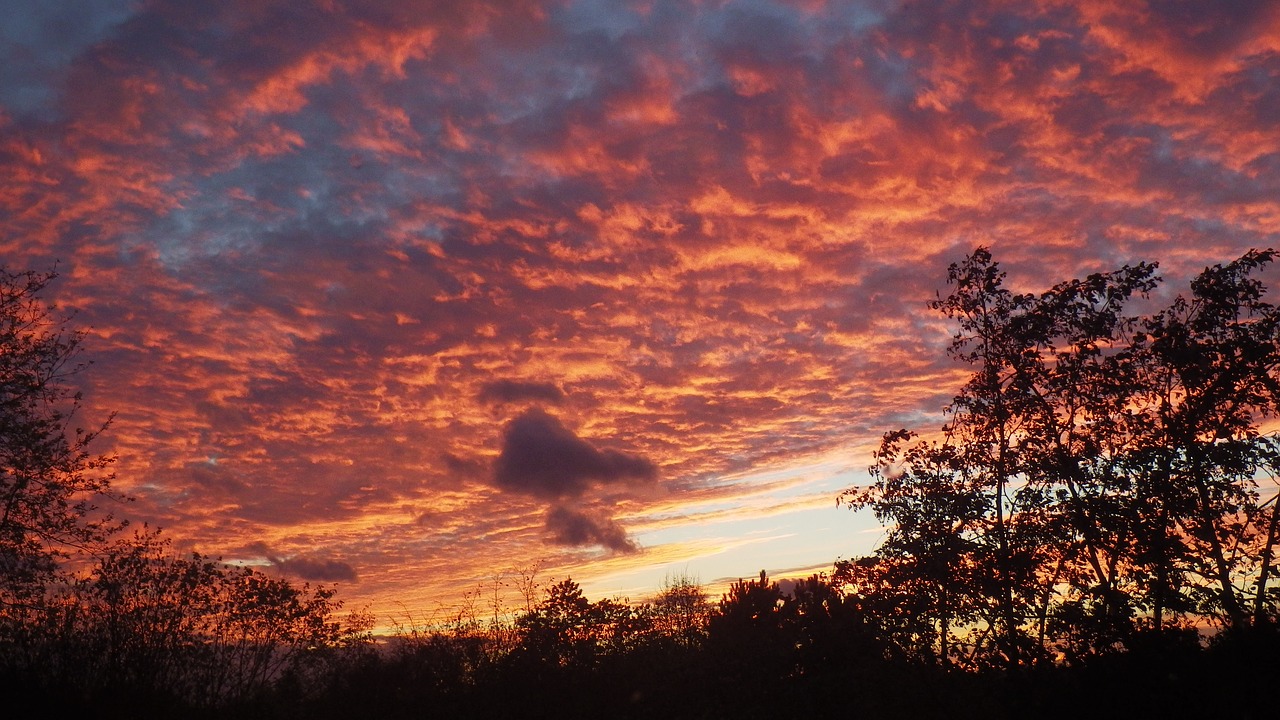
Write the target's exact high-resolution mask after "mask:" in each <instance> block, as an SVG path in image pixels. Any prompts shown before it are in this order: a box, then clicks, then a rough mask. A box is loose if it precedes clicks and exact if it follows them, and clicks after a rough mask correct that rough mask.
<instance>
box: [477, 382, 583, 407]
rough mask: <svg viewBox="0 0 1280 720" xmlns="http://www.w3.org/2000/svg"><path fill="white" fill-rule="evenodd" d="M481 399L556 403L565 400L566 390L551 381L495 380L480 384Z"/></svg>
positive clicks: (503, 401)
mask: <svg viewBox="0 0 1280 720" xmlns="http://www.w3.org/2000/svg"><path fill="white" fill-rule="evenodd" d="M480 399H481V400H483V401H485V402H491V403H509V402H518V401H521V400H538V401H542V402H548V403H552V404H555V403H559V402H560V401H562V400H564V391H563V390H561V389H560V388H559V387H557V386H556V385H555V383H549V382H527V381H522V380H494V381H493V382H487V383H485V384H484V385H481V386H480Z"/></svg>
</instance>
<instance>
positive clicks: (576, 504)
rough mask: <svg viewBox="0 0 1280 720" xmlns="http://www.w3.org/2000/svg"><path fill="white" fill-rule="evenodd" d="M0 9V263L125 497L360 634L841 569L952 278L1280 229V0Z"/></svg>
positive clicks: (944, 327)
mask: <svg viewBox="0 0 1280 720" xmlns="http://www.w3.org/2000/svg"><path fill="white" fill-rule="evenodd" d="M3 5H4V8H5V11H4V15H5V18H6V19H5V22H4V23H3V24H2V25H0V168H3V172H0V263H3V264H4V265H6V266H7V267H8V268H9V269H10V270H25V269H37V270H43V269H49V268H52V267H56V269H57V271H58V272H59V273H60V277H59V279H58V280H57V281H56V282H55V283H54V284H53V286H52V287H51V288H50V290H49V297H48V299H50V300H51V301H55V302H56V303H57V305H58V306H59V307H60V308H61V309H62V311H64V312H67V313H72V312H74V313H75V316H74V321H73V322H74V324H75V326H76V327H80V328H84V329H85V330H86V331H87V334H86V337H85V339H84V343H83V344H84V348H85V357H86V358H87V359H91V360H92V361H93V365H92V367H91V368H90V369H88V370H87V371H86V372H84V373H82V374H81V375H79V376H77V377H76V378H75V380H74V382H75V383H76V385H77V387H80V388H81V389H83V392H84V398H85V400H84V410H83V415H82V418H81V419H82V420H83V421H84V422H85V423H89V424H92V423H99V422H102V421H104V420H106V419H107V418H108V417H109V416H110V413H113V412H114V413H115V415H114V420H113V421H112V424H111V426H110V428H109V429H108V431H107V432H106V433H105V434H104V435H103V436H102V437H101V438H100V440H99V441H98V445H97V449H98V450H99V451H101V452H109V453H114V454H115V455H116V456H117V457H118V460H117V462H116V465H115V470H116V472H117V480H116V487H117V488H118V489H120V490H121V491H123V492H125V493H127V494H129V495H130V496H132V497H133V498H134V499H133V501H132V502H131V503H129V504H128V505H127V506H121V507H119V508H118V514H122V515H125V516H128V517H130V518H132V519H134V521H136V522H138V523H141V522H146V523H148V524H149V525H151V526H158V527H162V528H163V529H164V533H165V535H166V536H168V537H170V538H172V539H173V541H174V543H175V547H176V548H178V549H179V550H182V551H186V550H198V551H200V552H202V553H206V554H210V555H215V556H221V557H222V558H224V559H225V560H228V561H233V562H239V563H247V564H250V565H254V566H256V567H261V568H263V569H264V570H266V571H269V572H279V573H283V574H285V575H286V576H289V577H292V578H295V579H297V580H300V581H302V580H305V581H310V582H323V583H336V584H337V585H338V587H339V597H341V598H343V599H344V600H345V601H346V603H347V607H349V608H367V609H368V610H369V611H371V612H373V613H374V614H375V615H377V616H379V617H380V618H381V619H382V621H383V622H386V618H390V617H392V616H397V617H399V618H400V619H401V620H403V619H406V618H410V617H413V618H428V617H434V616H436V615H438V614H439V613H442V612H444V613H446V614H447V613H448V612H452V611H453V609H456V608H457V607H459V603H464V602H466V598H468V597H470V598H471V601H472V602H474V601H475V598H476V597H477V595H476V592H477V589H478V588H479V589H484V588H488V589H489V590H492V588H493V587H494V586H495V583H497V584H498V587H500V588H501V587H503V584H504V583H505V588H506V591H510V590H511V588H513V587H515V586H516V585H517V584H518V583H517V580H518V578H519V577H520V575H521V573H523V572H527V571H529V570H530V569H532V568H538V569H539V572H540V577H543V578H553V577H554V578H563V577H568V576H572V577H573V578H574V579H575V580H577V581H579V582H580V583H581V584H582V585H583V587H584V589H586V590H587V592H588V595H590V596H594V597H603V596H627V597H631V598H639V597H643V596H645V595H647V594H652V593H654V592H656V591H657V590H658V589H659V588H660V587H661V585H662V582H663V579H664V578H667V577H672V576H679V575H688V576H692V577H694V578H697V579H698V580H700V581H702V582H703V583H704V584H706V585H707V586H708V587H709V588H710V589H713V590H715V589H718V588H722V587H723V585H724V583H725V582H726V581H727V580H728V579H732V578H737V577H751V576H754V575H756V574H757V573H758V572H759V570H761V569H767V570H768V571H769V572H770V573H771V574H774V575H777V576H780V577H787V576H795V575H803V574H807V573H808V572H811V571H816V570H821V569H824V568H830V566H831V564H832V562H833V561H834V560H835V559H837V558H840V557H852V556H856V555H860V554H864V553H867V552H869V551H870V550H871V548H872V547H874V544H875V542H876V541H877V539H878V538H879V537H880V530H879V528H878V526H877V525H876V523H875V521H874V519H873V518H870V517H865V516H861V515H856V514H854V513H852V512H850V511H849V510H848V509H847V508H840V507H837V504H836V498H837V496H838V495H839V493H840V491H841V490H842V489H844V488H846V487H849V486H851V485H856V484H860V483H867V482H869V477H868V475H867V471H866V468H867V466H868V465H869V464H870V462H871V459H870V453H871V450H872V449H873V448H874V447H875V446H876V445H877V444H878V441H879V438H880V436H881V435H882V434H883V433H884V432H886V431H889V430H894V429H897V428H900V427H913V428H922V429H929V428H936V427H937V426H939V425H940V424H941V423H942V422H943V420H944V418H943V416H942V410H943V408H944V407H945V406H946V405H947V403H948V401H949V400H950V398H951V397H952V395H954V393H955V392H956V391H957V390H958V389H959V387H960V385H961V384H962V383H963V381H964V379H965V377H966V374H967V373H966V370H965V368H964V367H962V366H959V365H957V364H956V363H955V362H953V361H952V360H950V359H948V358H947V356H946V353H945V349H946V346H947V343H948V340H949V338H950V335H951V333H952V332H953V330H954V329H953V328H952V327H950V326H949V325H948V323H947V322H946V321H945V319H944V318H942V317H940V316H939V315H937V313H935V312H934V311H932V310H930V309H929V307H928V302H929V301H930V300H931V299H934V298H936V297H937V294H938V293H939V292H942V293H945V292H946V282H945V278H946V268H947V265H948V264H949V263H951V262H956V261H959V260H961V259H962V258H963V257H964V256H965V255H966V254H968V253H969V252H971V251H972V250H973V249H974V248H975V247H978V246H987V247H989V248H990V249H991V250H992V252H993V254H994V255H995V257H996V259H997V261H999V262H1000V263H1001V266H1002V267H1003V268H1004V269H1006V270H1007V271H1008V273H1009V282H1010V284H1011V285H1012V286H1014V287H1015V288H1018V289H1026V290H1042V289H1045V288H1047V287H1049V286H1050V285H1052V284H1053V283H1055V282H1058V281H1060V280H1065V279H1068V278H1071V277H1078V276H1082V275H1084V274H1088V273H1092V272H1098V271H1105V270H1111V269H1115V268H1118V267H1120V266H1121V265H1123V264H1125V263H1132V262H1136V261H1142V260H1151V261H1157V262H1159V263H1160V267H1161V275H1162V276H1163V277H1164V278H1165V281H1166V284H1167V286H1168V287H1169V288H1170V292H1174V291H1177V290H1179V289H1182V288H1183V287H1184V286H1185V282H1186V280H1187V278H1189V277H1190V276H1191V275H1193V274H1194V273H1196V272H1198V271H1199V270H1200V269H1202V268H1203V267H1204V266H1206V265H1208V264H1212V263H1218V262H1225V261H1229V260H1231V259H1233V258H1235V257H1238V256H1239V255H1240V254H1242V253H1243V252H1244V251H1245V250H1247V249H1249V248H1253V247H1259V248H1261V247H1270V246H1274V245H1277V244H1280V239H1278V236H1280V4H1277V3H1268V2H1229V3H1228V2H1221V3H1200V2H1189V1H1185V2H1184V1H1177V0H1162V1H1159V2H1157V1H1151V2H1137V1H1135V2H1124V3H1115V2H1091V1H1089V0H1083V1H1079V0H1069V1H1068V0H1063V1H1061V2H1054V1H1046V2H1040V3H1032V2H1022V1H1017V2H1014V1H1008V2H998V1H994V0H993V1H991V2H983V1H980V0H979V1H975V2H946V3H943V2H893V1H890V0H866V1H859V0H847V1H846V0H714V1H712V0H706V1H698V0H683V1H681V0H670V1H667V0H648V1H644V2H640V1H637V2H623V1H621V0H618V1H603V0H558V1H549V2H540V1H537V0H509V1H507V2H472V1H470V0H450V1H440V2H430V1H421V0H417V1H410V0H352V1H350V2H343V1H341V0H278V1H275V0H225V1H223V2H207V1H206V0H152V1H139V0H76V1H75V2H70V1H66V2H48V1H47V0H4V1H3ZM55 264H56V265H55Z"/></svg>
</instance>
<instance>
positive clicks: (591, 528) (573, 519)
mask: <svg viewBox="0 0 1280 720" xmlns="http://www.w3.org/2000/svg"><path fill="white" fill-rule="evenodd" d="M546 527H547V530H548V531H550V532H551V540H552V542H554V543H556V544H557V545H567V546H570V547H583V546H589V545H603V546H604V547H606V548H608V549H610V550H613V551H615V552H621V553H633V552H638V551H639V550H640V547H639V546H638V545H636V543H635V542H634V541H633V540H631V538H629V537H627V533H626V531H625V530H623V529H622V526H620V525H618V523H616V522H615V521H613V520H611V519H610V518H605V517H593V516H591V515H588V514H587V513H584V512H579V511H577V510H570V509H569V508H566V507H564V506H561V505H557V506H554V507H552V508H551V510H550V511H548V512H547V526H546Z"/></svg>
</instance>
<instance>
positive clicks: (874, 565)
mask: <svg viewBox="0 0 1280 720" xmlns="http://www.w3.org/2000/svg"><path fill="white" fill-rule="evenodd" d="M1273 256H1274V254H1273V253H1272V252H1271V251H1261V252H1256V251H1255V252H1250V253H1248V254H1246V255H1245V256H1243V257H1242V258H1240V259H1239V260H1237V261H1235V262H1233V263H1229V264H1227V265H1222V266H1213V267H1210V268H1207V269H1206V270H1205V271H1204V272H1203V273H1202V274H1201V275H1200V276H1199V277H1197V278H1196V279H1195V280H1194V281H1193V282H1192V286H1191V295H1190V296H1189V297H1182V296H1179V297H1178V298H1177V299H1175V300H1174V301H1173V303H1172V304H1171V305H1170V306H1169V307H1168V308H1167V309H1166V310H1164V311H1162V312H1159V313H1155V314H1153V315H1149V316H1146V317H1141V316H1134V315H1126V314H1125V312H1124V309H1125V305H1126V304H1127V303H1128V301H1129V300H1130V299H1131V298H1132V297H1133V296H1135V295H1145V294H1147V293H1148V292H1149V291H1150V290H1152V289H1153V288H1154V287H1155V285H1156V283H1157V282H1158V278H1156V277H1155V266H1154V265H1152V264H1146V263H1142V264H1138V265H1135V266H1126V267H1124V268H1121V269H1120V270H1117V271H1114V272H1110V273H1100V274H1095V275H1091V276H1089V277H1087V278H1085V279H1084V280H1071V281H1067V282H1063V283H1059V284H1058V285H1055V286H1054V287H1053V288H1051V289H1050V290H1048V291H1046V292H1045V293H1043V294H1040V295H1032V294H1016V293H1013V292H1011V291H1009V290H1008V289H1007V288H1006V287H1004V284H1003V283H1004V274H1003V273H1002V272H1001V271H1000V270H999V268H998V266H997V265H996V263H994V262H993V261H992V259H991V256H990V254H989V253H988V252H987V251H986V250H984V249H979V250H977V251H975V252H974V253H973V254H972V255H971V256H969V257H968V258H966V259H965V260H964V261H963V262H961V263H957V264H955V265H952V266H951V268H950V270H949V272H948V280H949V282H950V283H951V284H952V286H953V289H952V292H951V293H950V294H949V295H947V296H946V297H944V298H940V299H939V300H938V301H937V302H935V303H933V307H934V308H935V309H938V310H940V311H941V312H943V313H944V314H945V315H946V316H947V317H949V318H951V319H952V320H954V321H956V322H957V323H958V325H959V328H960V330H959V332H958V334H957V335H956V337H955V339H954V341H953V343H952V346H951V351H950V352H951V354H952V355H953V356H954V357H956V358H957V359H959V360H961V361H963V362H965V363H967V364H970V365H972V366H973V367H974V368H975V370H974V374H973V376H972V377H971V379H970V380H969V382H968V383H966V384H965V386H964V387H963V388H962V389H961V392H960V393H959V394H958V395H957V396H956V398H955V400H954V401H953V403H952V404H951V406H950V407H949V408H948V414H949V416H950V419H949V420H948V422H946V423H945V425H944V426H943V427H942V435H943V440H942V441H941V442H920V441H916V440H914V439H913V435H912V434H911V433H908V432H906V431H898V432H893V433H889V434H887V435H886V437H885V440H884V443H883V444H882V446H881V449H880V451H879V453H878V454H877V456H876V464H875V466H874V467H873V468H872V475H873V477H874V478H875V482H874V483H873V484H872V485H871V486H870V487H868V488H855V489H853V490H850V491H849V492H847V493H846V494H845V495H844V496H843V499H845V500H847V501H849V503H850V505H851V506H853V507H869V508H871V509H872V510H873V511H874V512H875V513H876V515H877V517H878V518H879V519H880V520H881V521H882V522H884V523H885V524H886V526H887V527H888V532H887V535H886V538H885V541H884V543H883V544H882V546H881V547H880V548H879V549H878V550H877V552H876V556H875V559H874V560H869V561H865V562H851V563H845V564H844V565H843V566H842V574H843V575H845V576H846V577H847V578H848V579H850V580H852V581H854V584H855V585H857V586H858V588H859V589H858V590H857V592H859V593H862V594H863V595H864V597H865V598H866V599H867V601H868V602H872V603H875V602H882V603H883V601H884V600H885V599H886V598H893V597H894V596H895V595H896V596H897V597H898V598H899V599H901V600H903V601H904V602H905V603H906V604H907V606H909V607H913V608H915V609H916V610H917V611H919V612H913V613H910V614H911V615H913V616H916V617H918V618H924V619H926V620H927V622H928V623H929V624H930V626H931V627H933V628H936V633H935V634H934V638H935V639H934V640H933V641H932V642H931V643H927V644H929V645H932V646H933V647H936V648H937V652H938V656H939V657H940V658H942V659H943V660H944V661H946V660H947V659H948V658H950V657H963V656H964V654H963V653H957V652H956V650H957V646H956V645H954V644H953V642H952V640H951V639H950V632H949V629H950V628H951V627H953V626H954V627H955V628H957V629H958V630H960V632H961V634H963V635H964V637H965V640H964V642H963V643H962V644H966V645H967V646H968V649H967V652H968V656H969V657H971V658H973V659H976V660H981V659H982V658H988V659H990V660H991V661H993V662H997V663H999V664H1003V665H1016V664H1019V663H1022V662H1026V661H1038V660H1042V659H1044V658H1047V657H1049V656H1050V655H1051V654H1052V653H1053V652H1056V651H1061V652H1066V653H1067V655H1068V656H1073V657H1078V656H1079V655H1080V653H1090V652H1099V651H1106V650H1107V649H1108V648H1113V647H1124V646H1125V645H1126V644H1129V645H1131V644H1132V642H1133V639H1132V636H1133V633H1134V632H1135V631H1136V630H1137V629H1138V628H1139V627H1141V626H1142V625H1144V624H1145V625H1149V626H1150V627H1152V628H1154V629H1155V630H1161V629H1163V628H1165V627H1166V626H1167V625H1169V621H1170V618H1171V617H1174V616H1176V617H1177V618H1181V620H1177V621H1176V622H1175V624H1179V625H1180V626H1184V627H1189V624H1188V623H1190V622H1192V621H1193V620H1196V619H1198V620H1208V621H1212V622H1216V623H1220V624H1222V625H1223V626H1226V627H1241V626H1244V625H1248V624H1250V623H1257V622H1259V620H1256V619H1255V618H1264V617H1269V616H1271V615H1274V607H1275V602H1274V598H1273V595H1274V594H1273V593H1272V592H1271V591H1270V590H1268V583H1269V581H1270V580H1271V578H1272V577H1273V576H1274V564H1275V560H1274V552H1273V548H1274V545H1275V542H1276V534H1275V532H1274V526H1275V517H1276V515H1275V512H1274V509H1271V510H1270V511H1269V510H1268V508H1267V506H1266V504H1264V503H1261V502H1260V497H1259V493H1258V486H1257V480H1256V478H1257V477H1258V476H1260V475H1265V474H1266V473H1267V472H1270V470H1271V469H1272V468H1274V467H1276V451H1277V444H1276V443H1275V442H1274V441H1273V439H1272V438H1270V437H1267V436H1263V435H1262V434H1261V433H1260V432H1259V430H1258V421H1259V418H1261V417H1263V416H1265V415H1268V414H1270V413H1273V412H1275V410H1276V408H1277V400H1278V398H1280V385H1277V381H1276V377H1275V374H1276V372H1277V369H1278V368H1280V313H1278V312H1277V310H1276V308H1275V307H1274V306H1272V305H1270V304H1269V303H1266V302H1263V300H1262V296H1263V293H1264V288H1263V287H1262V285H1261V283H1260V282H1258V281H1257V279H1256V278H1255V277H1253V275H1254V274H1255V273H1256V272H1257V271H1258V270H1259V269H1261V268H1262V267H1264V266H1265V265H1266V264H1268V263H1269V262H1271V261H1272V260H1273ZM1246 596H1247V597H1248V598H1250V599H1251V600H1252V606H1253V607H1252V608H1251V607H1249V603H1248V602H1246ZM1268 598H1271V599H1268ZM893 617H894V615H893V614H892V612H890V613H889V614H888V615H886V616H884V617H883V618H882V622H886V623H887V624H886V627H887V628H891V629H893V630H892V631H893V632H895V633H898V635H899V642H906V643H908V644H910V643H913V642H915V643H917V647H916V652H919V651H920V649H921V647H923V646H924V645H926V643H922V642H919V640H917V639H913V637H912V635H913V631H909V630H905V629H906V628H909V627H910V623H909V622H900V623H895V622H892V619H893ZM903 620H904V621H905V620H906V618H903ZM920 631H921V628H920V627H918V626H917V627H916V628H915V630H914V634H915V635H917V636H918V635H919V634H920Z"/></svg>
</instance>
